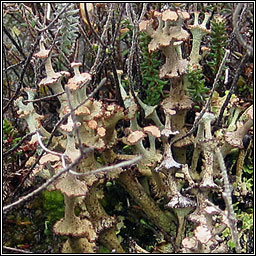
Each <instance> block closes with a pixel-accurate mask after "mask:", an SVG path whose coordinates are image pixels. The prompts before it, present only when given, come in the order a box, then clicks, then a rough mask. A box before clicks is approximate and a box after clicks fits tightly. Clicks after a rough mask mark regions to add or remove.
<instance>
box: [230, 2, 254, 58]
mask: <svg viewBox="0 0 256 256" xmlns="http://www.w3.org/2000/svg"><path fill="white" fill-rule="evenodd" d="M243 6H244V3H239V4H238V5H237V7H236V9H235V12H234V13H233V31H234V33H235V35H236V38H237V40H238V42H239V43H240V44H241V45H242V47H243V48H245V49H246V50H247V52H248V55H249V56H252V54H253V47H252V46H250V45H248V44H247V43H246V42H245V40H244V39H243V37H242V35H241V33H240V31H239V20H238V17H242V15H243V12H244V11H242V13H241V15H240V12H241V10H242V8H243Z"/></svg>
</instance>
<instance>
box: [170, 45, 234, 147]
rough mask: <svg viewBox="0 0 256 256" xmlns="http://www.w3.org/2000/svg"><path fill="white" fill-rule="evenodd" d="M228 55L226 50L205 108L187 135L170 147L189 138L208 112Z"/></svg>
mask: <svg viewBox="0 0 256 256" xmlns="http://www.w3.org/2000/svg"><path fill="white" fill-rule="evenodd" d="M229 54H230V51H229V50H226V53H225V55H224V57H223V60H222V62H221V64H220V67H219V69H218V72H217V74H216V77H215V79H214V83H213V86H212V89H211V92H210V96H209V99H208V101H207V103H206V104H205V106H204V107H203V109H202V110H201V112H200V113H199V115H198V116H197V117H196V118H195V121H194V124H193V126H192V128H191V129H190V130H189V132H187V133H186V134H185V135H183V136H182V137H180V138H176V139H174V140H173V141H171V145H173V144H174V143H176V142H177V141H180V140H182V139H184V138H186V137H187V136H189V135H190V134H192V133H193V132H194V131H195V130H196V128H197V126H198V123H199V121H200V119H201V118H202V116H203V115H204V113H205V112H206V111H208V109H209V106H210V104H211V100H212V96H213V93H214V91H215V88H216V85H217V82H218V80H219V77H220V75H221V71H222V69H223V67H224V65H225V63H226V61H227V58H228V56H229Z"/></svg>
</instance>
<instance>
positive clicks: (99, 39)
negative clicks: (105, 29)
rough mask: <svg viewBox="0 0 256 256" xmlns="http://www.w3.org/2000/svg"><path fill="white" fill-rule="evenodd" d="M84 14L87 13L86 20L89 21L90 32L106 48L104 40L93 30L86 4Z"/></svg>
mask: <svg viewBox="0 0 256 256" xmlns="http://www.w3.org/2000/svg"><path fill="white" fill-rule="evenodd" d="M84 13H85V17H86V20H87V24H88V26H89V28H90V30H91V31H92V33H93V34H94V35H95V36H96V38H97V40H98V41H99V42H100V44H101V45H102V46H103V47H105V44H104V43H103V40H102V38H100V37H99V35H98V34H97V33H96V31H95V29H94V28H93V26H92V24H91V21H90V17H89V14H88V11H87V7H86V4H84Z"/></svg>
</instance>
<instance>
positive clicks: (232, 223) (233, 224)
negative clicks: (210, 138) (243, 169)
mask: <svg viewBox="0 0 256 256" xmlns="http://www.w3.org/2000/svg"><path fill="white" fill-rule="evenodd" d="M215 154H216V156H217V159H218V162H219V166H220V169H221V174H222V177H223V181H224V191H223V192H222V197H223V199H224V201H225V205H226V208H227V220H228V222H229V228H230V231H231V235H232V240H233V242H235V244H236V252H237V253H241V246H240V243H239V237H238V231H237V219H236V215H235V212H234V209H233V205H232V190H231V187H230V184H229V181H228V174H227V169H226V166H225V162H224V159H223V156H222V154H221V152H220V149H219V148H218V147H216V149H215Z"/></svg>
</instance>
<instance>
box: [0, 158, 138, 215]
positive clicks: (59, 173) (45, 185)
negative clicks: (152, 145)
mask: <svg viewBox="0 0 256 256" xmlns="http://www.w3.org/2000/svg"><path fill="white" fill-rule="evenodd" d="M84 155H85V154H81V155H80V156H79V157H78V158H76V159H75V160H74V162H73V163H71V164H70V165H69V166H68V167H66V168H64V169H63V170H61V171H60V172H58V173H56V174H55V175H53V176H52V177H51V178H50V179H49V180H47V181H46V182H45V183H44V184H42V185H41V186H40V187H39V188H37V189H35V190H34V191H33V192H31V193H29V194H27V195H26V196H23V197H21V198H20V199H19V200H17V201H16V202H14V203H12V204H9V205H7V206H4V207H3V212H6V211H9V210H11V209H12V208H13V207H14V206H17V205H19V204H21V203H24V202H25V201H27V200H29V199H30V198H32V197H34V196H35V195H37V194H38V193H40V192H41V191H42V190H44V189H46V188H47V187H48V186H49V185H50V184H52V183H53V182H54V181H55V180H56V179H58V178H59V177H60V176H61V175H63V174H64V173H65V172H67V171H71V170H72V169H73V168H74V167H75V166H76V165H78V164H79V163H80V161H81V160H82V158H83V157H84ZM140 159H141V156H138V157H135V158H134V159H132V160H127V161H124V162H122V163H119V164H116V165H112V166H106V167H102V168H99V169H96V170H92V171H90V172H88V173H85V174H84V175H83V176H86V175H91V174H95V173H98V172H103V171H110V170H113V169H116V168H120V167H125V166H129V165H131V164H133V163H135V162H137V161H139V160H140Z"/></svg>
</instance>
